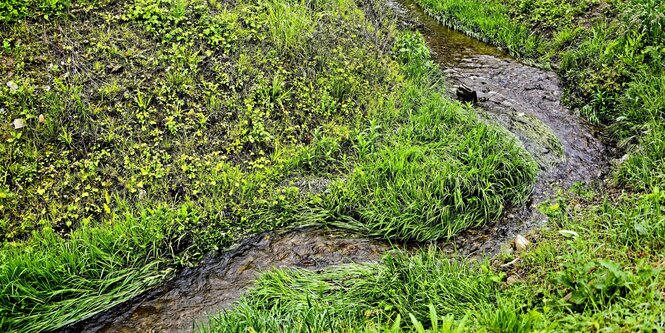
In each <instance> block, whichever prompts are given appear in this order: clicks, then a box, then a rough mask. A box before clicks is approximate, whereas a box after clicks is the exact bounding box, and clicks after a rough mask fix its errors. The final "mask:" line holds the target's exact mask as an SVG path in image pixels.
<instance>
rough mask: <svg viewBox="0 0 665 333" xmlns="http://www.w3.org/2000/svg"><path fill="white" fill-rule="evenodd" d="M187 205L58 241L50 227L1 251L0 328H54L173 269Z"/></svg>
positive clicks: (125, 296) (157, 280)
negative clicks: (175, 209) (178, 232)
mask: <svg viewBox="0 0 665 333" xmlns="http://www.w3.org/2000/svg"><path fill="white" fill-rule="evenodd" d="M188 215H189V213H188V211H187V210H186V209H181V210H179V211H175V212H173V211H170V210H168V209H158V210H146V211H145V212H144V213H143V215H141V216H140V217H133V216H131V215H127V216H125V217H124V218H123V217H119V218H118V219H116V220H114V221H111V224H110V225H106V226H102V227H88V226H86V227H82V228H80V229H78V230H76V231H74V232H73V233H72V234H71V235H69V237H68V239H63V238H62V237H61V236H59V235H56V234H55V233H54V232H53V231H52V230H51V229H44V230H43V231H41V232H36V233H35V234H34V235H33V236H32V238H31V239H30V240H29V241H28V242H27V243H25V244H12V243H7V244H4V245H3V247H2V248H1V249H0V318H1V319H0V330H2V331H3V332H15V331H16V332H42V331H47V330H53V329H57V328H59V327H62V326H65V325H67V324H71V323H73V322H76V321H78V320H81V319H84V318H86V317H89V316H92V315H94V314H95V313H98V312H100V311H102V310H106V309H108V308H109V307H112V306H114V305H116V304H119V303H121V302H123V301H126V300H128V299H130V298H132V297H134V296H137V295H138V294H139V293H141V292H143V291H145V290H146V289H148V288H150V287H152V286H155V285H157V284H159V283H161V282H163V281H164V280H165V278H167V277H168V276H169V274H170V273H171V272H172V269H171V268H169V266H168V263H169V260H171V259H172V257H173V255H174V252H173V251H175V250H177V249H175V248H173V246H175V245H176V244H177V243H178V242H177V238H178V237H177V236H176V235H177V234H176V232H175V228H174V226H177V225H178V223H177V222H178V221H181V222H182V221H185V220H186V219H188V218H189V217H188Z"/></svg>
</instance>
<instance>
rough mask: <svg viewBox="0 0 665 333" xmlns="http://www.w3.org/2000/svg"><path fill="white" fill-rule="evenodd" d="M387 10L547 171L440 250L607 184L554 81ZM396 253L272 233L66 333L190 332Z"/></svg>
mask: <svg viewBox="0 0 665 333" xmlns="http://www.w3.org/2000/svg"><path fill="white" fill-rule="evenodd" d="M388 5H389V6H390V7H391V8H393V10H394V12H395V13H396V15H397V16H398V18H399V21H400V22H402V23H401V24H402V25H405V26H407V27H410V28H414V29H417V30H419V31H421V32H422V34H423V35H424V36H425V38H426V40H427V44H428V45H429V47H430V49H431V51H432V57H433V59H434V60H435V61H436V62H437V63H438V64H439V65H440V66H441V68H442V69H443V71H444V73H445V75H446V79H447V83H448V86H449V91H450V93H451V95H453V94H454V93H455V90H456V88H457V87H458V86H460V85H464V86H466V87H468V88H470V89H472V90H474V91H475V92H476V93H477V96H478V104H477V108H478V109H479V112H480V114H481V117H482V118H483V119H485V120H486V121H489V122H494V123H497V124H499V125H501V126H502V127H504V128H505V129H507V130H508V131H510V132H511V133H513V134H514V135H515V136H516V137H517V138H518V139H519V140H520V141H521V142H522V144H523V145H524V147H525V148H526V149H527V150H528V151H529V152H530V153H531V154H532V155H533V156H534V158H535V160H536V161H537V162H538V165H539V166H540V169H541V172H540V174H539V179H538V181H537V183H536V185H535V187H534V192H533V195H532V196H531V198H530V200H529V202H527V203H526V204H525V205H523V206H522V207H517V208H512V209H510V210H509V211H508V212H507V213H506V214H505V216H504V218H502V219H501V220H499V221H495V222H493V223H489V224H488V225H485V226H483V227H480V228H475V229H471V230H467V231H465V232H463V233H462V234H461V235H460V236H458V237H456V238H455V239H454V240H453V241H449V242H445V243H442V244H439V245H440V247H442V248H444V249H447V250H450V251H451V252H453V251H454V252H455V253H459V254H461V255H463V256H479V255H491V254H493V253H496V252H497V251H498V250H499V249H500V246H501V244H505V243H506V242H508V241H510V240H511V239H513V238H514V237H515V236H516V235H517V234H524V233H525V232H527V231H528V230H530V229H532V228H534V227H537V226H539V225H542V224H543V223H544V221H545V217H544V216H542V215H541V214H540V213H539V212H538V210H537V209H536V207H535V205H536V204H537V203H539V202H541V201H543V200H547V199H549V198H552V196H553V195H554V194H555V193H556V191H557V189H558V188H567V187H569V186H571V185H572V184H574V183H575V182H584V183H592V182H594V181H598V180H600V179H602V178H603V177H604V175H605V174H606V172H607V170H608V160H607V156H609V155H610V154H609V151H608V149H607V148H606V147H605V146H604V145H603V143H602V142H601V141H600V140H598V139H597V138H596V135H597V134H598V133H595V132H594V129H593V128H591V127H589V126H587V125H585V123H584V122H583V121H582V120H581V119H580V118H579V117H578V116H576V115H574V114H573V113H572V112H571V111H569V110H567V109H566V108H565V107H564V106H563V105H562V104H561V95H562V91H561V87H560V82H559V78H558V76H557V75H556V74H555V73H554V72H549V71H544V70H540V69H537V68H534V67H530V66H527V65H524V64H521V63H520V62H518V61H516V60H514V59H511V58H510V57H509V56H507V55H506V54H505V53H503V52H501V51H500V50H498V49H496V48H494V47H491V46H488V45H487V44H483V43H481V42H479V41H477V40H475V39H472V38H470V37H467V36H466V35H464V34H461V33H459V32H456V31H453V30H451V29H448V28H445V27H444V26H442V25H440V24H439V23H438V22H437V21H436V20H434V19H433V18H431V17H430V16H428V15H427V14H425V12H423V10H421V9H420V8H419V7H418V6H417V5H416V4H415V3H412V2H411V1H409V0H400V1H399V2H395V1H394V0H388ZM594 134H596V135H594ZM389 249H390V246H389V245H388V244H386V243H384V242H381V241H379V240H371V239H363V238H358V237H356V236H353V235H349V234H346V233H342V232H336V231H330V230H317V229H312V228H305V229H299V230H291V231H286V232H266V233H263V234H260V235H257V236H254V237H251V238H249V239H247V240H245V241H243V242H242V243H240V244H239V245H237V246H236V247H235V248H234V249H231V250H229V251H227V252H226V253H224V254H218V255H213V256H210V257H208V258H207V259H205V260H204V261H203V262H202V263H201V265H199V266H198V267H197V268H192V269H184V270H183V271H182V272H180V273H179V274H177V276H176V277H175V278H173V279H172V280H171V281H169V282H168V283H166V284H165V285H163V286H161V287H159V288H156V289H154V290H151V291H148V292H146V293H144V294H143V295H141V296H139V297H137V298H135V299H133V300H130V301H128V302H125V303H124V304H121V305H119V306H117V307H115V308H113V309H111V310H109V311H106V312H103V313H101V314H99V315H97V316H94V317H92V318H90V319H88V320H84V321H82V322H79V323H76V324H74V325H71V326H69V327H66V328H65V329H63V330H61V332H189V331H191V330H192V328H193V325H194V323H195V322H201V321H202V320H205V318H206V317H207V316H209V315H211V314H215V313H218V312H219V311H221V310H223V309H225V308H228V307H229V306H230V305H231V304H232V303H233V302H234V301H235V300H237V299H238V297H240V295H241V294H242V293H243V292H244V291H245V290H246V289H247V288H248V287H250V286H251V283H252V281H253V279H255V278H256V276H257V275H258V274H259V273H260V272H262V271H266V270H268V269H271V268H273V267H301V268H307V269H313V270H321V269H323V268H325V267H327V266H330V265H338V264H342V263H350V262H376V261H378V260H379V259H380V257H381V255H382V254H383V253H384V252H385V251H387V250H389Z"/></svg>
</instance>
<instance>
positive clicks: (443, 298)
mask: <svg viewBox="0 0 665 333" xmlns="http://www.w3.org/2000/svg"><path fill="white" fill-rule="evenodd" d="M604 195H606V194H605V193H597V192H594V191H592V190H589V189H583V188H580V189H577V190H575V191H574V193H571V194H570V195H567V196H562V197H560V198H559V199H557V200H556V201H554V202H551V203H549V204H547V205H545V206H544V208H543V210H544V211H545V212H547V214H548V216H549V218H550V223H549V225H548V228H546V229H544V230H541V231H539V233H538V234H537V235H532V236H530V238H531V239H532V240H534V241H535V242H536V245H535V246H534V247H532V248H530V249H528V250H526V251H522V252H504V253H503V254H502V255H500V256H499V257H497V258H495V261H494V262H492V263H489V262H475V263H469V262H467V261H465V260H464V259H451V258H450V257H449V255H447V254H444V253H440V252H438V251H437V250H434V249H430V250H421V251H420V252H419V253H417V254H415V255H407V254H404V253H400V252H397V253H393V254H390V255H387V256H386V257H385V258H384V260H383V262H381V263H379V264H372V265H350V266H342V267H337V268H334V269H329V270H327V271H325V272H323V273H320V274H318V273H312V272H310V271H302V270H276V271H272V272H268V273H265V274H264V275H263V276H262V277H261V278H260V279H259V280H258V281H257V283H256V286H255V287H254V289H252V290H250V292H249V293H248V294H247V295H245V296H244V297H243V298H242V299H241V300H240V301H239V302H238V303H237V304H236V306H235V307H234V308H233V309H232V310H230V311H228V312H225V313H222V314H220V315H218V316H216V317H213V318H212V319H211V323H210V324H209V325H207V326H204V327H202V328H201V329H200V331H201V332H247V331H256V332H274V331H285V332H311V331H316V332H340V331H348V332H403V331H406V332H425V331H427V332H551V331H556V332H587V331H610V332H657V331H659V330H660V329H662V327H663V325H665V316H664V315H663V313H665V312H664V311H663V310H664V309H665V298H664V297H663V290H664V288H665V284H664V283H663V281H664V279H663V260H664V259H665V256H664V254H663V253H664V252H663V244H665V224H664V222H663V213H665V210H664V207H665V206H663V204H664V203H665V195H664V194H663V192H660V191H654V192H652V193H649V194H648V195H623V196H621V197H619V198H616V199H614V200H613V201H609V200H603V199H601V200H600V201H598V199H597V198H598V197H602V196H604Z"/></svg>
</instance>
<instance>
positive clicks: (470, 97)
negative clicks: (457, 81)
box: [457, 84, 478, 104]
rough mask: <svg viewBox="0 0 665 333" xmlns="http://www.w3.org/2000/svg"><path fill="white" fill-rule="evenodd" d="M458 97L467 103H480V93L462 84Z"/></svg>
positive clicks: (458, 89) (458, 90)
mask: <svg viewBox="0 0 665 333" xmlns="http://www.w3.org/2000/svg"><path fill="white" fill-rule="evenodd" d="M457 99H459V100H460V101H462V102H466V103H473V104H478V93H477V92H476V91H475V90H473V89H471V88H469V87H467V86H466V85H463V84H462V85H460V86H459V87H458V88H457Z"/></svg>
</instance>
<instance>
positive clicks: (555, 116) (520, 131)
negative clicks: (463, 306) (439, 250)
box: [388, 0, 611, 256]
mask: <svg viewBox="0 0 665 333" xmlns="http://www.w3.org/2000/svg"><path fill="white" fill-rule="evenodd" d="M388 4H389V6H391V7H392V8H393V9H394V10H395V12H396V13H397V15H398V17H399V19H400V22H402V24H404V25H406V26H410V27H411V28H415V29H417V30H419V31H420V32H421V33H422V34H423V36H424V37H425V39H426V41H427V44H428V46H429V47H430V50H431V51H432V57H433V58H434V60H435V61H436V62H437V63H438V64H439V65H440V66H441V68H442V69H443V71H444V73H445V74H446V81H447V82H448V86H449V91H450V94H451V95H453V94H454V92H455V90H456V88H457V87H458V86H460V85H461V84H463V85H465V86H467V87H469V88H471V89H472V90H474V91H476V92H477V94H478V105H477V109H479V110H480V112H481V113H482V114H483V115H484V116H485V117H486V118H488V119H490V121H492V122H495V123H498V124H499V125H501V126H502V127H504V128H506V129H507V130H508V131H510V132H511V133H513V134H514V135H515V136H516V137H517V138H518V139H519V140H520V141H521V142H522V144H523V145H524V146H525V148H526V149H527V150H528V151H529V152H530V153H531V154H532V155H533V156H534V158H535V160H536V161H537V162H538V164H539V166H540V168H541V171H540V174H539V176H538V181H537V183H536V185H535V187H534V191H533V194H532V196H531V198H530V199H529V202H527V204H526V205H524V206H523V207H516V208H512V209H510V210H509V212H508V213H507V214H505V217H504V218H503V219H501V220H499V221H496V222H494V223H490V224H488V225H486V226H484V227H481V228H477V229H471V230H468V231H466V232H463V233H462V234H461V235H459V236H458V237H456V238H455V240H454V241H453V242H452V244H451V243H446V244H443V247H445V248H450V249H455V250H456V251H458V252H461V253H462V254H464V255H466V256H475V255H479V254H483V255H487V254H492V253H496V252H497V251H498V250H499V249H500V246H501V244H504V243H506V242H507V241H509V240H511V239H513V238H514V237H515V236H516V235H517V234H520V233H522V234H523V233H525V232H527V231H528V230H530V229H532V228H533V227H535V226H538V225H542V224H543V223H544V220H545V217H544V216H543V215H542V214H540V213H539V212H538V209H537V207H536V205H537V204H538V203H540V202H542V201H544V200H547V199H551V198H553V196H554V195H555V194H556V191H557V190H558V189H560V188H568V187H570V186H571V185H573V184H574V183H575V182H582V183H586V184H592V183H594V182H597V181H599V180H601V179H602V178H603V177H604V176H605V174H606V173H607V171H608V166H609V164H608V159H609V156H610V155H611V152H610V151H609V149H608V148H607V147H606V146H605V145H604V144H603V142H602V141H601V140H600V139H598V137H597V135H599V133H598V132H597V131H595V130H594V129H593V128H592V127H590V126H588V125H587V124H586V123H585V121H584V120H583V119H581V118H580V117H579V116H578V115H575V114H574V113H573V112H571V111H570V110H568V109H566V108H565V107H564V106H563V105H562V104H561V97H562V89H561V83H560V80H559V77H558V76H557V74H556V73H554V72H551V71H545V70H541V69H538V68H534V67H531V66H528V65H525V64H522V63H520V62H519V61H516V60H514V59H512V58H511V57H509V56H508V55H507V54H505V53H504V52H501V51H500V50H498V49H497V48H495V47H491V46H488V45H487V44H484V43H482V42H480V41H478V40H475V39H473V38H471V37H468V36H466V35H464V34H461V33H459V32H456V31H454V30H451V29H448V28H446V27H444V26H443V25H441V24H439V23H438V22H437V21H436V20H435V19H434V18H432V17H431V16H429V15H427V14H426V13H425V12H424V11H423V10H422V9H421V8H420V7H418V5H416V4H415V3H414V2H412V1H411V0H399V1H393V0H389V1H388Z"/></svg>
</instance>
